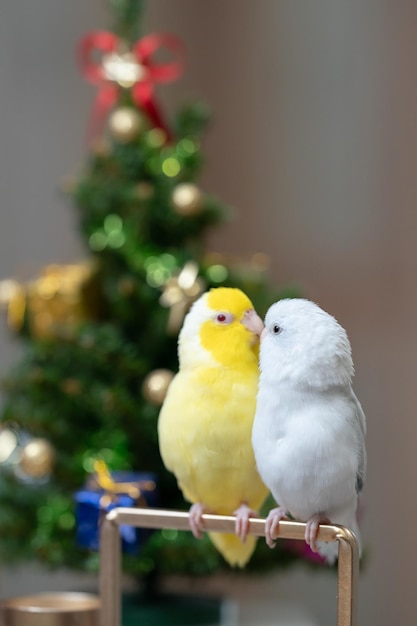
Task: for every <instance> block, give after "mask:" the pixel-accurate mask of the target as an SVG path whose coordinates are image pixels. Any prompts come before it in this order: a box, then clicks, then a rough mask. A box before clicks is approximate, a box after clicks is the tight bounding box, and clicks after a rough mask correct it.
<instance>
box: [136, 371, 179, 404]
mask: <svg viewBox="0 0 417 626" xmlns="http://www.w3.org/2000/svg"><path fill="white" fill-rule="evenodd" d="M173 378H174V372H171V370H166V369H158V370H154V371H153V372H150V373H149V374H148V375H147V376H146V378H145V380H144V381H143V386H142V391H143V395H144V396H145V398H146V400H147V401H148V402H150V403H151V404H155V405H156V406H160V405H161V404H162V403H163V401H164V400H165V396H166V394H167V391H168V387H169V385H170V384H171V381H172V379H173Z"/></svg>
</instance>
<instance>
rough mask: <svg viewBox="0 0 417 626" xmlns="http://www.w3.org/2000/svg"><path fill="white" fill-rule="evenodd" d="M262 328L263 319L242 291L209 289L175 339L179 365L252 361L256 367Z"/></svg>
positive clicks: (234, 363) (222, 288)
mask: <svg viewBox="0 0 417 626" xmlns="http://www.w3.org/2000/svg"><path fill="white" fill-rule="evenodd" d="M248 318H250V323H249V322H248ZM254 321H255V323H254ZM256 322H258V323H256ZM262 329H263V323H262V320H261V319H260V318H259V317H258V316H257V314H256V313H255V311H254V308H253V304H252V302H251V301H250V300H249V298H248V297H247V296H246V295H245V294H244V293H243V291H241V290H240V289H234V288H229V287H217V288H214V289H211V290H210V291H208V292H206V293H204V294H203V295H202V296H201V297H200V298H199V299H198V300H197V301H196V302H194V304H193V305H192V307H191V309H190V311H189V313H188V314H187V315H186V317H185V320H184V324H183V327H182V329H181V332H180V334H179V341H178V355H179V361H180V368H183V367H194V366H196V365H202V364H206V365H211V366H213V365H222V366H226V367H245V364H249V365H250V366H251V367H252V366H253V364H254V363H255V364H256V367H258V355H259V335H260V333H261V331H262Z"/></svg>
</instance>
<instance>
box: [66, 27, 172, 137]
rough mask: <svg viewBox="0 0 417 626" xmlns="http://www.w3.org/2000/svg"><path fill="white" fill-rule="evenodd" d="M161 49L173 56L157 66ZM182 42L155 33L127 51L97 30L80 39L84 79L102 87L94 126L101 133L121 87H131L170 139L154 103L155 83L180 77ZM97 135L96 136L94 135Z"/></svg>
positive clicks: (143, 106)
mask: <svg viewBox="0 0 417 626" xmlns="http://www.w3.org/2000/svg"><path fill="white" fill-rule="evenodd" d="M160 48H167V49H168V50H169V51H170V52H171V53H173V55H174V60H173V61H171V62H169V63H159V64H157V63H154V62H153V60H152V55H153V54H154V53H155V52H156V51H157V50H159V49H160ZM97 50H98V51H99V52H100V53H101V59H100V61H98V62H96V61H94V60H93V58H92V56H93V52H94V51H97ZM183 56H184V51H183V46H182V43H181V42H180V41H179V40H178V39H177V38H176V37H174V36H172V35H169V34H160V35H159V34H152V35H147V36H146V37H143V38H142V39H139V40H138V41H136V42H135V43H134V44H133V45H132V48H131V50H130V51H126V50H125V49H124V47H123V41H121V40H120V39H119V38H118V37H116V35H114V34H113V33H109V32H106V31H98V32H94V33H90V34H88V35H86V36H85V37H83V39H81V41H80V43H79V46H78V61H79V64H80V67H81V71H82V73H83V75H84V76H85V78H87V80H89V81H90V82H92V83H95V84H98V85H99V92H98V94H97V98H96V102H95V105H94V109H93V115H92V117H93V127H94V130H95V131H98V130H99V129H100V128H101V126H102V123H103V119H104V117H105V116H106V114H107V113H108V112H109V110H110V109H111V108H112V107H113V106H114V104H115V103H116V102H117V98H118V96H119V91H120V88H121V87H124V88H130V89H131V93H132V98H133V101H134V102H135V104H137V105H138V106H140V107H142V108H143V109H144V110H145V111H146V113H147V114H148V116H149V118H150V119H151V121H152V122H153V124H154V125H155V126H156V127H158V128H162V129H163V130H164V131H165V133H166V134H167V137H169V135H170V133H169V131H168V129H167V127H166V125H165V124H164V122H163V120H162V117H161V114H160V112H159V110H158V107H157V105H156V103H155V100H154V86H155V83H158V82H161V83H166V82H170V81H172V80H175V79H176V78H178V76H180V75H181V73H182V71H183V68H184V62H183ZM94 134H95V133H94Z"/></svg>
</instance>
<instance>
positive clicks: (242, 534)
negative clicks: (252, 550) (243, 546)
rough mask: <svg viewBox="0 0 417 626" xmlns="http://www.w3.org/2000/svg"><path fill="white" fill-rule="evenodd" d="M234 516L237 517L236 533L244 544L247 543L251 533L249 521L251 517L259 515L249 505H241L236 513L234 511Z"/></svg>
mask: <svg viewBox="0 0 417 626" xmlns="http://www.w3.org/2000/svg"><path fill="white" fill-rule="evenodd" d="M233 515H236V522H235V533H236V535H237V536H238V537H239V538H240V540H241V541H242V543H245V541H246V536H247V534H248V532H249V523H250V522H249V520H250V518H251V517H256V516H257V515H258V513H257V512H256V511H254V510H253V509H251V508H249V507H248V505H247V504H241V505H240V507H239V508H238V509H236V511H233Z"/></svg>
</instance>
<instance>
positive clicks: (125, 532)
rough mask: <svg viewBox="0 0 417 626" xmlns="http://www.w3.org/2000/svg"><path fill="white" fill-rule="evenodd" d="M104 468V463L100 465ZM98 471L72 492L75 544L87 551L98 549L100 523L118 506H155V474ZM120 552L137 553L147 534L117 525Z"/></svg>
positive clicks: (140, 529) (156, 503)
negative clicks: (119, 537)
mask: <svg viewBox="0 0 417 626" xmlns="http://www.w3.org/2000/svg"><path fill="white" fill-rule="evenodd" d="M103 465H104V464H103ZM103 465H102V466H101V467H100V471H99V472H97V473H96V474H93V475H91V476H90V478H89V479H88V480H87V483H86V485H85V486H84V488H83V489H80V490H79V491H77V492H76V493H75V496H74V498H75V502H76V507H75V519H76V541H77V543H78V544H79V545H80V546H82V547H84V548H89V549H90V550H99V538H100V530H99V526H100V520H101V519H102V518H103V516H104V515H106V514H107V513H108V512H109V511H111V510H112V509H114V508H116V507H119V506H122V507H129V508H130V507H155V506H157V505H158V492H157V487H156V477H155V474H152V473H151V472H120V471H119V472H111V473H110V472H108V470H107V468H105V469H103ZM119 529H120V536H121V539H122V549H123V551H124V552H126V553H129V554H137V553H138V551H139V549H140V546H141V545H142V544H143V543H144V541H146V539H147V538H148V537H149V535H150V534H151V532H152V531H151V530H149V529H146V528H134V527H132V526H127V525H123V524H122V525H121V526H120V527H119Z"/></svg>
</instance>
